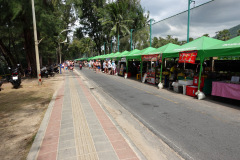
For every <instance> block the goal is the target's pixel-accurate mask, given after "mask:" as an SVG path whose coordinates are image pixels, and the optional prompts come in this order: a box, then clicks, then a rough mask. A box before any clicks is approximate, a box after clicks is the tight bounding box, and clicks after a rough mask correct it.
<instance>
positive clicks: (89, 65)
mask: <svg viewBox="0 0 240 160" xmlns="http://www.w3.org/2000/svg"><path fill="white" fill-rule="evenodd" d="M88 67H89V69H91V62H90V61H89V62H88Z"/></svg>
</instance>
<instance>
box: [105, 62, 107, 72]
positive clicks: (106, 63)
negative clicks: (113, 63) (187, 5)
mask: <svg viewBox="0 0 240 160" xmlns="http://www.w3.org/2000/svg"><path fill="white" fill-rule="evenodd" d="M105 69H106V71H105V73H106V74H107V73H108V61H106V66H105Z"/></svg>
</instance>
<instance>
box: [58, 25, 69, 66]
mask: <svg viewBox="0 0 240 160" xmlns="http://www.w3.org/2000/svg"><path fill="white" fill-rule="evenodd" d="M69 30H71V29H64V30H62V31H61V32H60V33H59V35H60V34H62V33H63V32H66V31H69ZM59 35H58V38H59ZM66 42H67V38H66V39H65V41H63V42H58V47H59V62H60V64H61V63H62V55H61V48H60V43H66Z"/></svg>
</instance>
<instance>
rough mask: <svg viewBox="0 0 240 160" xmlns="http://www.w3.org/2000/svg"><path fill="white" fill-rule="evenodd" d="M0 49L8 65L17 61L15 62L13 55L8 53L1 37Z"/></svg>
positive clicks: (11, 65)
mask: <svg viewBox="0 0 240 160" xmlns="http://www.w3.org/2000/svg"><path fill="white" fill-rule="evenodd" d="M0 51H1V53H2V55H3V57H4V59H5V60H6V62H7V64H8V66H10V67H13V66H16V64H17V63H16V60H15V58H14V56H13V55H12V54H11V53H10V51H9V50H8V48H7V47H6V46H5V45H4V43H3V41H2V39H0Z"/></svg>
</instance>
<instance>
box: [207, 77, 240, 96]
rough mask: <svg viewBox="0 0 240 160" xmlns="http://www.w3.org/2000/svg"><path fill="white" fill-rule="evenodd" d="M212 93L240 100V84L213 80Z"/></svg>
mask: <svg viewBox="0 0 240 160" xmlns="http://www.w3.org/2000/svg"><path fill="white" fill-rule="evenodd" d="M212 95H213V96H220V97H226V98H231V99H237V100H240V84H235V83H228V82H222V81H220V82H212Z"/></svg>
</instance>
